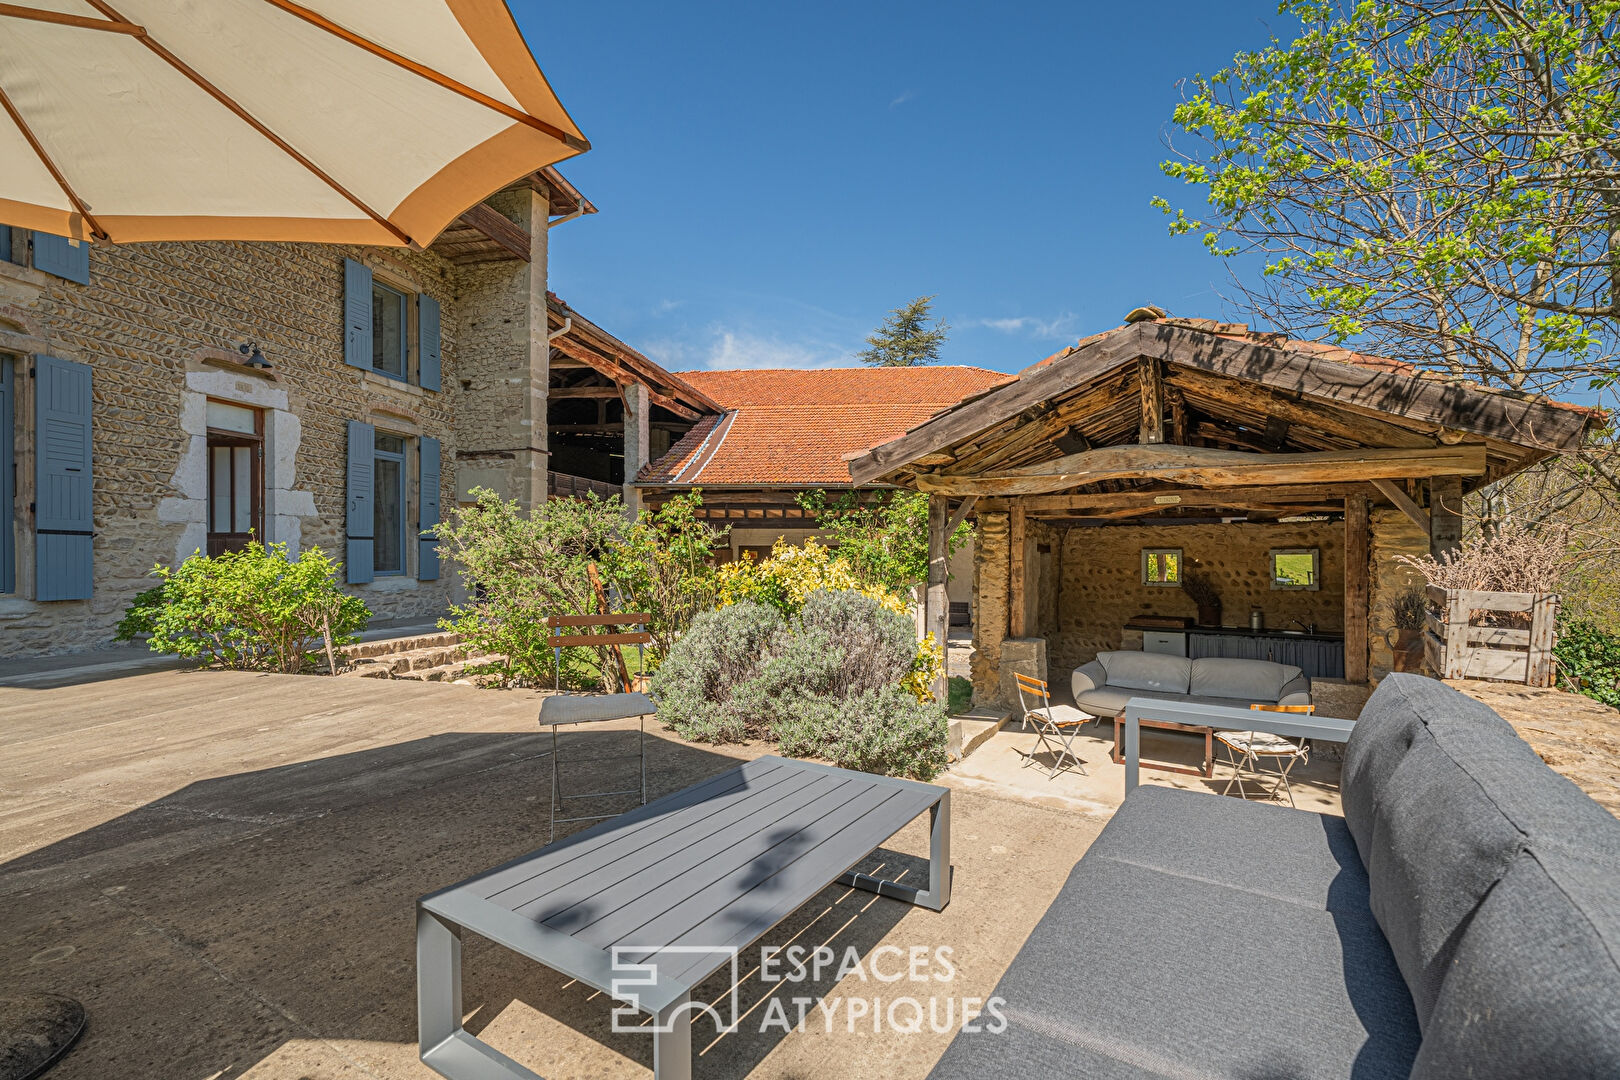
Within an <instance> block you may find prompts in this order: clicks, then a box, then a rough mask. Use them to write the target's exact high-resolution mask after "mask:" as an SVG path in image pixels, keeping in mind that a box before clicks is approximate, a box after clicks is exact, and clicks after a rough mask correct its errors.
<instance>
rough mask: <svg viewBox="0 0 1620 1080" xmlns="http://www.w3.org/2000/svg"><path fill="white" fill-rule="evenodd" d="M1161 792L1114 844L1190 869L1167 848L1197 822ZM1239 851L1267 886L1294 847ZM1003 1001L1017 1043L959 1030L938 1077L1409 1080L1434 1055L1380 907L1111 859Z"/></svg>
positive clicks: (1031, 951)
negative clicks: (1424, 1048)
mask: <svg viewBox="0 0 1620 1080" xmlns="http://www.w3.org/2000/svg"><path fill="white" fill-rule="evenodd" d="M1152 790H1153V789H1150V788H1140V789H1138V790H1137V791H1136V792H1134V793H1133V794H1132V795H1131V797H1130V798H1129V799H1127V800H1126V801H1125V804H1124V806H1123V807H1122V808H1121V809H1120V811H1119V812H1118V813H1117V814H1116V815H1115V817H1114V820H1113V821H1112V822H1110V823H1109V825H1108V827H1107V828H1106V829H1104V831H1103V837H1102V838H1099V839H1098V841H1097V843H1098V844H1103V843H1104V839H1103V838H1109V833H1110V832H1111V831H1113V832H1116V833H1121V834H1123V833H1130V834H1131V839H1133V840H1135V841H1137V842H1143V841H1146V842H1148V843H1149V845H1150V846H1149V847H1148V848H1147V849H1145V850H1143V851H1140V852H1139V854H1141V855H1143V856H1144V857H1145V858H1146V859H1148V860H1153V859H1156V858H1162V859H1163V861H1164V862H1165V863H1166V864H1169V863H1171V862H1173V856H1172V853H1170V852H1169V851H1167V850H1157V849H1155V848H1154V847H1153V846H1152V844H1153V838H1157V841H1158V842H1160V843H1162V842H1165V841H1167V840H1169V839H1170V838H1171V837H1172V834H1173V832H1174V829H1175V828H1176V823H1177V822H1178V821H1181V820H1183V819H1184V818H1185V816H1186V813H1187V811H1186V809H1185V808H1184V807H1183V806H1181V805H1179V804H1177V803H1172V802H1170V801H1167V800H1163V799H1157V798H1153V797H1150V798H1147V799H1142V798H1140V796H1142V795H1143V794H1144V793H1146V792H1149V791H1152ZM1190 797H1191V798H1197V799H1199V800H1200V801H1202V802H1205V803H1216V802H1218V801H1226V802H1229V803H1230V805H1231V807H1232V808H1234V809H1235V810H1236V811H1237V812H1244V811H1248V810H1255V811H1260V810H1265V809H1268V808H1264V807H1259V806H1255V805H1253V804H1247V803H1241V802H1239V801H1238V800H1235V799H1233V800H1215V799H1213V798H1211V797H1210V796H1208V795H1192V796H1190ZM1172 809H1173V811H1174V812H1173V813H1172V812H1171V810H1172ZM1210 809H1211V810H1213V809H1214V807H1213V806H1211V807H1210ZM1222 809H1223V811H1224V809H1225V808H1224V807H1223V808H1222ZM1265 817H1266V818H1267V819H1268V820H1274V818H1273V816H1272V815H1270V814H1266V815H1265ZM1116 826H1119V828H1117V829H1116ZM1113 843H1114V841H1113V840H1112V838H1109V845H1110V846H1112V845H1113ZM1119 843H1120V844H1123V843H1124V841H1123V839H1122V840H1121V841H1119ZM1312 843H1314V841H1312ZM1094 850H1096V849H1095V848H1094ZM1105 850H1106V849H1105ZM1229 855H1230V856H1231V858H1232V859H1233V860H1234V862H1239V863H1246V864H1247V865H1248V866H1249V867H1250V881H1251V883H1252V884H1254V885H1256V886H1263V885H1264V883H1265V882H1266V880H1267V879H1268V877H1269V875H1270V874H1271V870H1272V867H1273V866H1274V865H1276V864H1278V863H1282V862H1286V861H1287V860H1288V858H1289V855H1290V852H1289V850H1287V846H1286V844H1285V843H1284V842H1282V841H1277V842H1274V843H1272V844H1270V845H1268V849H1267V850H1266V851H1265V852H1263V853H1253V852H1248V851H1245V850H1243V849H1241V848H1237V847H1234V848H1233V849H1231V850H1230V851H1229ZM1334 865H1338V864H1337V863H1336V862H1335V863H1334ZM1333 872H1334V871H1333V870H1331V869H1329V868H1327V867H1326V866H1324V873H1333ZM1324 887H1325V886H1324ZM995 997H999V998H1001V999H1003V1001H1004V1004H1002V1003H997V1004H996V1005H995V1007H994V1011H987V1012H986V1013H985V1015H984V1019H985V1020H986V1021H989V1020H990V1019H991V1018H992V1017H993V1016H994V1015H995V1012H996V1011H999V1013H1000V1014H1001V1015H1003V1016H1005V1018H1006V1021H1007V1027H1006V1030H1004V1031H1000V1032H999V1033H998V1032H996V1031H995V1030H993V1028H992V1026H991V1025H990V1024H988V1023H987V1024H986V1028H985V1030H982V1031H980V1032H977V1033H974V1032H967V1031H963V1032H961V1033H959V1034H958V1035H957V1036H956V1038H955V1039H954V1040H953V1041H952V1043H951V1045H950V1047H949V1048H948V1049H947V1050H946V1052H945V1055H944V1057H943V1058H942V1059H941V1060H940V1062H939V1064H938V1065H937V1066H936V1067H935V1069H934V1070H933V1072H932V1073H931V1074H930V1076H931V1077H932V1078H935V1080H969V1078H973V1080H982V1078H1008V1080H1037V1078H1042V1077H1049V1076H1077V1077H1078V1076H1083V1077H1087V1078H1099V1080H1125V1078H1129V1080H1140V1078H1143V1077H1233V1078H1238V1077H1243V1078H1250V1077H1257V1076H1287V1077H1296V1078H1302V1080H1309V1078H1314V1077H1333V1078H1335V1080H1344V1078H1346V1077H1355V1078H1357V1080H1382V1078H1393V1077H1401V1078H1405V1077H1406V1076H1407V1074H1408V1072H1409V1071H1410V1069H1411V1063H1412V1059H1413V1056H1414V1054H1415V1053H1416V1052H1417V1047H1418V1031H1417V1024H1416V1021H1415V1018H1414V1017H1413V1015H1412V1005H1411V999H1410V998H1409V997H1408V995H1407V993H1406V988H1405V985H1404V984H1403V983H1402V981H1401V977H1400V973H1399V971H1398V970H1397V969H1396V967H1395V964H1394V961H1393V958H1392V957H1391V956H1390V953H1389V948H1388V946H1387V945H1386V944H1385V943H1384V939H1383V936H1382V935H1381V934H1380V933H1379V931H1378V927H1377V924H1376V923H1375V922H1374V921H1373V919H1372V917H1371V916H1370V914H1369V913H1368V912H1367V911H1366V909H1365V907H1362V908H1361V909H1360V910H1359V911H1357V910H1356V908H1355V905H1354V904H1347V905H1346V906H1345V907H1344V908H1343V909H1340V910H1333V911H1324V910H1321V909H1320V908H1319V907H1317V906H1316V905H1314V904H1302V903H1295V902H1293V901H1292V900H1287V899H1281V898H1279V897H1277V896H1272V895H1266V894H1265V893H1263V892H1256V891H1254V890H1253V889H1247V888H1231V887H1228V886H1226V885H1222V884H1219V883H1217V882H1215V881H1209V880H1204V879H1202V878H1200V877H1198V876H1189V875H1187V874H1184V873H1175V872H1165V871H1162V870H1159V869H1155V868H1153V867H1151V866H1148V865H1145V864H1144V863H1143V862H1142V861H1141V860H1138V861H1137V862H1123V861H1120V860H1118V859H1115V858H1111V857H1109V856H1107V855H1104V854H1101V853H1097V854H1087V855H1086V857H1085V858H1084V859H1082V860H1081V861H1080V864H1079V865H1078V866H1077V867H1075V869H1074V872H1073V873H1071V874H1070V876H1069V880H1068V882H1067V884H1065V885H1064V887H1063V890H1062V892H1060V893H1059V895H1058V898H1057V899H1056V900H1055V901H1054V902H1053V904H1052V906H1051V908H1050V909H1048V911H1047V913H1046V915H1045V917H1043V918H1042V919H1041V922H1040V924H1039V925H1038V926H1037V927H1036V928H1035V931H1034V933H1032V934H1031V935H1030V937H1029V940H1028V941H1027V942H1026V943H1025V944H1024V947H1023V948H1022V949H1020V950H1019V953H1018V956H1017V957H1016V959H1014V961H1013V963H1012V966H1011V967H1010V968H1009V969H1008V971H1007V973H1006V975H1005V976H1003V978H1002V980H1001V982H1000V984H998V986H997V987H996V990H995ZM992 1000H994V999H992ZM988 1008H989V1006H987V1009H988Z"/></svg>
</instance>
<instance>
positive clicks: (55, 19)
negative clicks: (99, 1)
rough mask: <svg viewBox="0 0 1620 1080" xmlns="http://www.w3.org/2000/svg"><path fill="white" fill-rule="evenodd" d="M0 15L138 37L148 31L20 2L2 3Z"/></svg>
mask: <svg viewBox="0 0 1620 1080" xmlns="http://www.w3.org/2000/svg"><path fill="white" fill-rule="evenodd" d="M0 15H9V16H11V17H12V18H14V19H29V20H32V21H33V22H44V23H55V24H56V25H57V26H73V27H77V28H78V29H80V30H110V31H112V32H113V33H115V34H134V35H136V36H137V37H138V36H140V35H141V34H144V33H146V28H145V27H141V26H136V25H135V24H134V23H130V22H122V21H120V22H107V21H106V20H105V19H92V18H90V17H89V16H88V15H70V14H68V13H67V12H65V11H42V10H40V9H39V8H31V7H23V6H21V5H20V4H0Z"/></svg>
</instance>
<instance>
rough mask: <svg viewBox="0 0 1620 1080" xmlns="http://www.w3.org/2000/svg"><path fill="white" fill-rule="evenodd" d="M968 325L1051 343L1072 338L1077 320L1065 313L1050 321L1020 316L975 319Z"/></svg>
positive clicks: (1076, 329)
mask: <svg viewBox="0 0 1620 1080" xmlns="http://www.w3.org/2000/svg"><path fill="white" fill-rule="evenodd" d="M970 325H973V326H983V327H986V328H988V329H990V330H998V331H1000V332H1001V333H1003V334H1020V335H1027V336H1029V337H1032V338H1034V339H1035V340H1037V341H1052V340H1057V339H1060V338H1061V339H1067V338H1072V337H1074V336H1075V334H1076V333H1077V331H1078V328H1079V318H1078V316H1076V315H1075V314H1074V312H1072V311H1066V312H1064V313H1063V314H1062V315H1058V316H1055V317H1053V318H1050V319H1041V318H1037V317H1034V316H1030V315H1020V316H1017V317H1009V318H1001V319H976V320H974V321H973V323H971V324H970Z"/></svg>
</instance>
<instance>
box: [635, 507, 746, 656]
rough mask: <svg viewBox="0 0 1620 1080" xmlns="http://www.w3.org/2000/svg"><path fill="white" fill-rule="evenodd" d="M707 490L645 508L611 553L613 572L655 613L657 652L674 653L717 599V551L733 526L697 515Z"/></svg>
mask: <svg viewBox="0 0 1620 1080" xmlns="http://www.w3.org/2000/svg"><path fill="white" fill-rule="evenodd" d="M702 505H703V496H702V493H701V492H697V491H694V492H691V493H689V494H683V495H676V496H675V497H673V498H671V499H670V500H669V501H668V502H666V503H664V505H663V506H661V507H659V508H658V511H657V513H653V512H652V511H649V510H642V511H641V513H640V515H639V516H638V518H637V520H636V522H635V524H634V525H632V526H631V527H630V528H629V529H628V530H626V532H625V535H624V537H623V540H622V542H621V543H620V544H618V545H616V546H615V547H614V548H613V549H612V551H611V554H610V556H609V562H608V567H607V569H608V573H609V575H610V576H611V578H612V579H613V581H614V582H615V583H616V584H617V586H618V587H619V589H620V591H621V592H622V593H623V594H624V595H625V596H626V598H627V599H628V601H629V603H630V604H631V606H633V607H634V608H635V609H636V610H637V611H645V612H647V613H648V614H650V615H651V616H652V622H651V623H649V624H648V626H647V630H648V632H649V633H651V634H652V639H653V651H654V654H655V656H658V657H663V656H668V655H669V650H670V646H672V645H673V644H674V643H675V639H676V638H678V637H679V636H680V635H681V634H682V633H683V632H685V630H686V628H687V627H689V626H690V625H692V620H693V619H695V618H696V617H697V616H698V615H699V614H701V613H702V612H705V611H708V610H709V609H710V608H712V607H714V606H715V604H716V602H717V597H718V592H719V583H718V580H717V575H716V568H715V565H714V562H713V560H712V557H713V555H714V549H715V548H716V547H717V546H718V545H719V544H720V542H721V541H723V540H724V539H725V538H726V535H727V534H728V533H729V532H730V531H731V529H730V526H726V527H725V528H716V527H714V526H712V525H710V524H708V523H707V522H705V521H703V520H701V519H700V518H698V516H697V510H698V508H699V507H701V506H702Z"/></svg>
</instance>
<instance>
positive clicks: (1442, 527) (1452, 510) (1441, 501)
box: [1429, 476, 1463, 559]
mask: <svg viewBox="0 0 1620 1080" xmlns="http://www.w3.org/2000/svg"><path fill="white" fill-rule="evenodd" d="M1462 501H1463V493H1462V480H1461V478H1459V477H1455V476H1436V477H1434V478H1433V479H1431V480H1430V481H1429V554H1430V555H1433V556H1434V557H1435V558H1436V559H1438V558H1440V557H1441V556H1443V555H1447V554H1449V553H1451V552H1454V551H1456V550H1457V549H1458V548H1460V547H1462V530H1463V520H1462Z"/></svg>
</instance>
